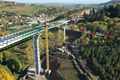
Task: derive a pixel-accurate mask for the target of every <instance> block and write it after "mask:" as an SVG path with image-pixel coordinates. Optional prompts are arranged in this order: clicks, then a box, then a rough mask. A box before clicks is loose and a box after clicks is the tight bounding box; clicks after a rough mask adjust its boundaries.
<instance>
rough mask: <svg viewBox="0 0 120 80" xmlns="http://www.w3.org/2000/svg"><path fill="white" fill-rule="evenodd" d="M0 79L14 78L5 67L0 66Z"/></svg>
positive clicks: (10, 79) (9, 79)
mask: <svg viewBox="0 0 120 80" xmlns="http://www.w3.org/2000/svg"><path fill="white" fill-rule="evenodd" d="M0 80H14V78H13V76H11V75H10V74H9V73H8V72H7V71H6V70H5V69H3V68H0Z"/></svg>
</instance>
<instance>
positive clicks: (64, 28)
mask: <svg viewBox="0 0 120 80" xmlns="http://www.w3.org/2000/svg"><path fill="white" fill-rule="evenodd" d="M65 27H66V25H65V24H64V25H63V32H64V41H65V34H66V32H65Z"/></svg>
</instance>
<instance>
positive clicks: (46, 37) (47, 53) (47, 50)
mask: <svg viewBox="0 0 120 80" xmlns="http://www.w3.org/2000/svg"><path fill="white" fill-rule="evenodd" d="M45 39H46V66H47V69H46V74H47V75H49V48H48V46H49V45H48V29H47V24H45Z"/></svg>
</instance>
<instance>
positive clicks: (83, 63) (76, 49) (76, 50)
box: [74, 43, 96, 77]
mask: <svg viewBox="0 0 120 80" xmlns="http://www.w3.org/2000/svg"><path fill="white" fill-rule="evenodd" d="M81 45H82V43H81V44H80V45H79V46H78V47H76V48H74V50H75V52H76V54H77V56H79V59H80V61H81V63H82V64H81V65H82V66H84V67H85V69H86V70H87V71H89V72H90V73H91V74H92V75H93V76H94V77H96V75H95V74H94V73H93V72H92V71H91V70H90V68H89V67H88V66H87V64H85V62H84V61H83V59H82V57H81V56H80V55H79V52H78V50H79V47H80V46H81Z"/></svg>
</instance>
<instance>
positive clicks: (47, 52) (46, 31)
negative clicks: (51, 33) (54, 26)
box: [37, 21, 51, 76]
mask: <svg viewBox="0 0 120 80" xmlns="http://www.w3.org/2000/svg"><path fill="white" fill-rule="evenodd" d="M37 22H38V23H41V22H39V21H37ZM43 24H44V25H45V38H46V68H47V69H46V70H45V73H46V75H48V76H49V75H50V73H51V70H50V68H49V48H48V46H49V44H48V26H50V25H51V24H50V23H49V24H47V23H46V22H44V23H43Z"/></svg>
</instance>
